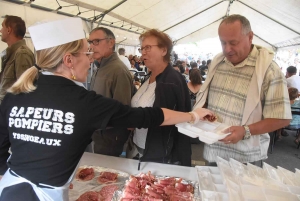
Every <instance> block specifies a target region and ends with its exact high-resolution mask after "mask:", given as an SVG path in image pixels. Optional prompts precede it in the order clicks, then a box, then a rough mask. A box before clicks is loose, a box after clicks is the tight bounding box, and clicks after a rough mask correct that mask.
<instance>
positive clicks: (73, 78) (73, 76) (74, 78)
mask: <svg viewBox="0 0 300 201" xmlns="http://www.w3.org/2000/svg"><path fill="white" fill-rule="evenodd" d="M72 69H73V68H72ZM71 73H72V76H71V78H72V80H76V77H75V75H74V73H73V71H72V70H71Z"/></svg>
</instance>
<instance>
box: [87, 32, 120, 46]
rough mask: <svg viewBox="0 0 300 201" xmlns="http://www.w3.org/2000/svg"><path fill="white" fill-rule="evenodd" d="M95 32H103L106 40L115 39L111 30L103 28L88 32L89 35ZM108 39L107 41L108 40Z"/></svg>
mask: <svg viewBox="0 0 300 201" xmlns="http://www.w3.org/2000/svg"><path fill="white" fill-rule="evenodd" d="M95 31H103V32H104V34H105V35H106V38H108V39H114V40H115V39H116V37H115V35H114V33H113V32H112V31H111V30H109V29H107V28H105V27H96V28H95V29H93V30H92V31H91V32H90V34H92V33H93V32H95ZM108 39H107V40H108ZM115 48H116V45H114V47H113V51H115Z"/></svg>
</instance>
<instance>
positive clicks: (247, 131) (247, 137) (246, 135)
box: [243, 126, 251, 140]
mask: <svg viewBox="0 0 300 201" xmlns="http://www.w3.org/2000/svg"><path fill="white" fill-rule="evenodd" d="M244 128H245V131H246V133H245V135H244V138H243V140H248V139H249V138H250V137H251V133H250V129H249V127H248V126H244Z"/></svg>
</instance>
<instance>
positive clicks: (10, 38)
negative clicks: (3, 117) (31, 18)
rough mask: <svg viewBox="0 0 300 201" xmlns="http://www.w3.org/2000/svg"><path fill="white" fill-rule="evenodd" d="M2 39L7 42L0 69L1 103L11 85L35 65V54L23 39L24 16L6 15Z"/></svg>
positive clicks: (24, 28)
mask: <svg viewBox="0 0 300 201" xmlns="http://www.w3.org/2000/svg"><path fill="white" fill-rule="evenodd" d="M0 32H1V40H2V41H3V42H5V43H6V44H7V46H8V47H7V48H6V50H4V51H3V52H2V56H1V69H0V104H1V102H2V100H3V98H4V96H5V94H6V90H7V89H8V88H9V87H11V86H12V85H13V84H14V83H15V82H16V81H17V79H18V78H19V77H20V76H21V75H22V73H23V72H24V71H26V70H27V69H28V68H30V67H31V66H33V65H34V54H33V53H32V51H31V50H30V49H29V48H28V47H27V45H26V42H25V40H24V39H23V38H24V36H25V33H26V26H25V22H24V20H22V18H20V17H17V16H12V15H6V16H5V17H4V20H3V22H2V28H1V30H0Z"/></svg>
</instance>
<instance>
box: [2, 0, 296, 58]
mask: <svg viewBox="0 0 300 201" xmlns="http://www.w3.org/2000/svg"><path fill="white" fill-rule="evenodd" d="M299 13H300V1H299V0H284V1H282V0H263V1H262V0H151V1H150V0H143V1H141V0H109V1H107V0H7V1H3V0H0V16H1V18H0V22H1V23H2V21H3V16H4V15H6V14H8V15H17V16H20V17H22V18H23V19H25V22H26V25H27V27H28V26H31V25H33V24H35V23H37V22H40V21H49V20H55V19H61V18H66V17H73V16H78V17H81V18H82V23H83V25H84V31H85V33H86V35H87V37H88V33H89V32H90V31H91V30H92V29H93V28H95V27H97V26H105V27H108V28H110V29H111V30H112V31H113V32H114V34H115V35H116V39H117V45H118V46H119V47H120V46H121V47H125V49H126V54H137V48H138V46H139V40H138V37H139V35H140V34H141V33H143V32H144V31H145V30H148V29H151V28H156V29H159V30H162V31H164V32H166V33H167V34H169V35H170V36H171V37H172V39H173V40H174V43H175V44H185V43H190V42H197V41H201V40H204V39H207V38H214V37H217V28H218V25H219V23H220V21H221V20H222V18H224V17H225V16H226V15H230V14H241V15H244V16H246V17H247V18H248V19H249V20H250V23H251V25H252V29H253V31H254V34H255V37H254V43H255V44H258V45H262V46H265V47H268V48H270V49H273V50H274V51H277V50H278V49H280V48H289V47H299V46H300V15H299ZM26 40H27V43H28V45H29V47H30V48H32V49H33V46H32V43H31V40H30V36H29V34H28V32H27V33H26ZM6 47H7V45H6V44H5V43H3V42H0V51H2V50H4V49H5V48H6Z"/></svg>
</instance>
